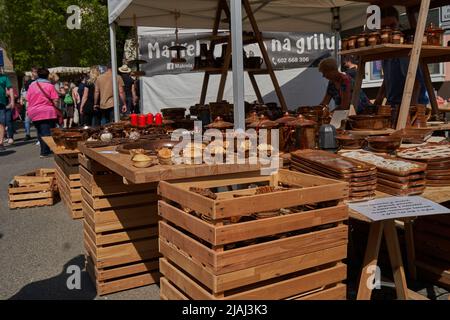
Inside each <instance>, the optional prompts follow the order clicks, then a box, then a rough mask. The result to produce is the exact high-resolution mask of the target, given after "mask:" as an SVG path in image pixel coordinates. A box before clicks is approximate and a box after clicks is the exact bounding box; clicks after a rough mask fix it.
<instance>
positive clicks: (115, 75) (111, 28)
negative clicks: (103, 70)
mask: <svg viewBox="0 0 450 320" xmlns="http://www.w3.org/2000/svg"><path fill="white" fill-rule="evenodd" d="M109 37H110V43H111V68H112V81H113V94H114V122H119V121H120V111H119V103H120V101H119V86H118V82H117V79H118V72H117V47H116V24H115V22H113V23H111V24H110V25H109Z"/></svg>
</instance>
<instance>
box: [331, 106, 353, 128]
mask: <svg viewBox="0 0 450 320" xmlns="http://www.w3.org/2000/svg"><path fill="white" fill-rule="evenodd" d="M348 113H349V110H336V111H333V117H332V118H331V123H330V124H331V125H333V126H334V127H335V128H336V129H339V128H340V127H341V124H342V120H345V119H347V118H348Z"/></svg>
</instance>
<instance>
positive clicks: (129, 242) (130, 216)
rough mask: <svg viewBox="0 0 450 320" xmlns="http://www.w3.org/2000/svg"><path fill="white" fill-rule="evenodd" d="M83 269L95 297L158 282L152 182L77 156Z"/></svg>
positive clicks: (153, 187)
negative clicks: (134, 181)
mask: <svg viewBox="0 0 450 320" xmlns="http://www.w3.org/2000/svg"><path fill="white" fill-rule="evenodd" d="M80 164H81V165H80V176H81V185H82V188H81V194H82V208H83V214H84V245H85V250H86V268H87V270H88V272H89V274H90V276H91V278H92V280H93V282H94V284H95V286H96V288H97V293H98V294H99V295H106V294H110V293H114V292H118V291H123V290H127V289H132V288H137V287H140V286H145V285H149V284H153V283H157V282H159V271H158V269H159V268H158V267H159V263H158V259H159V257H160V254H159V252H158V220H159V217H158V213H157V212H158V206H157V200H158V196H157V194H156V188H157V184H155V183H153V184H145V185H125V184H124V183H123V178H122V177H120V176H118V175H116V174H114V173H112V172H110V171H107V169H106V168H104V167H102V166H101V165H99V164H97V163H95V162H93V161H91V160H89V159H87V158H86V157H84V156H81V157H80Z"/></svg>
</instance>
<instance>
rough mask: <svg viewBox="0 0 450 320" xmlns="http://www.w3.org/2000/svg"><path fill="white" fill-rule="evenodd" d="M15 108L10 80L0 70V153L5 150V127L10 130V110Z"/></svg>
mask: <svg viewBox="0 0 450 320" xmlns="http://www.w3.org/2000/svg"><path fill="white" fill-rule="evenodd" d="M14 108H15V100H14V91H13V88H12V84H11V80H10V79H9V77H8V76H7V75H6V74H4V73H3V69H0V151H3V150H5V147H4V137H5V127H6V126H8V124H9V126H8V129H9V128H11V129H12V127H11V126H12V123H11V122H12V121H11V120H9V119H12V109H14Z"/></svg>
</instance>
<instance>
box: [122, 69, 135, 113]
mask: <svg viewBox="0 0 450 320" xmlns="http://www.w3.org/2000/svg"><path fill="white" fill-rule="evenodd" d="M119 72H120V75H121V76H122V79H123V82H124V84H125V87H124V90H125V99H126V105H127V112H126V114H130V113H131V112H132V111H133V90H132V89H133V84H134V80H133V78H131V76H130V73H131V69H130V68H129V67H128V66H127V65H123V66H121V67H120V68H119Z"/></svg>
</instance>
